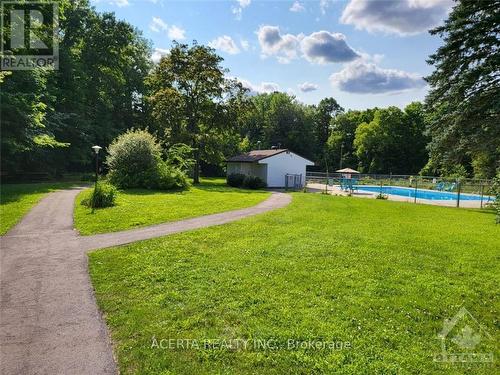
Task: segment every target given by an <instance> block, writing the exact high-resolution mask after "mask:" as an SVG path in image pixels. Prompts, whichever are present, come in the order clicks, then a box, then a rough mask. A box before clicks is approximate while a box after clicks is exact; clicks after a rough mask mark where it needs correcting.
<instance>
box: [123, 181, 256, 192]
mask: <svg viewBox="0 0 500 375" xmlns="http://www.w3.org/2000/svg"><path fill="white" fill-rule="evenodd" d="M192 189H198V190H203V191H207V192H210V193H228V192H234V193H240V194H255V193H266V191H265V190H248V189H240V188H235V187H231V186H228V185H226V183H225V180H220V179H217V180H216V179H214V180H209V179H208V180H206V179H205V180H202V181H201V183H200V184H198V185H191V186H190V188H189V189H186V190H182V189H175V190H153V189H151V190H149V189H123V190H122V191H123V192H124V193H126V194H130V195H156V194H172V195H174V194H185V193H189V191H190V190H192Z"/></svg>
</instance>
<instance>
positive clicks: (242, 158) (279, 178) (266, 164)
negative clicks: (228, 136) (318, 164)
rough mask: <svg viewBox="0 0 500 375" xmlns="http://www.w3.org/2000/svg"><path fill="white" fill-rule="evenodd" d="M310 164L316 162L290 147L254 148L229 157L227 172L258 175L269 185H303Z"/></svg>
mask: <svg viewBox="0 0 500 375" xmlns="http://www.w3.org/2000/svg"><path fill="white" fill-rule="evenodd" d="M308 165H314V163H313V162H312V161H310V160H307V159H306V158H303V157H302V156H300V155H297V154H295V153H293V152H292V151H290V150H288V149H275V150H254V151H250V152H247V153H245V154H242V155H238V156H234V157H232V158H230V159H228V160H227V174H228V175H230V174H232V173H241V174H245V175H250V176H257V177H260V178H261V179H263V180H264V181H265V182H266V183H267V186H268V187H302V186H304V184H305V182H306V166H308ZM287 175H288V177H287ZM287 179H288V181H287Z"/></svg>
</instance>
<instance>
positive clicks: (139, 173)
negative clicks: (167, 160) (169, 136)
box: [106, 130, 161, 188]
mask: <svg viewBox="0 0 500 375" xmlns="http://www.w3.org/2000/svg"><path fill="white" fill-rule="evenodd" d="M160 162H161V148H160V146H159V145H158V143H157V142H156V139H155V137H153V136H152V135H151V134H149V133H148V132H147V131H145V130H129V131H127V132H126V133H125V134H121V135H119V136H118V137H117V138H115V139H114V140H113V142H112V143H111V145H110V146H109V147H108V156H107V158H106V164H107V165H108V167H109V174H108V179H109V180H110V182H111V183H113V184H115V185H116V186H119V187H121V188H136V187H144V188H151V187H153V185H154V184H155V183H156V180H157V179H158V164H159V163H160Z"/></svg>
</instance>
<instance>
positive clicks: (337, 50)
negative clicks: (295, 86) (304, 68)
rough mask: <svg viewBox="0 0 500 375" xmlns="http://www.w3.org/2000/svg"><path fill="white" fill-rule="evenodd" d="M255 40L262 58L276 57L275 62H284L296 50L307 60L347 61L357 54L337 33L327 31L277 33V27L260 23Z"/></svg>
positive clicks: (278, 31)
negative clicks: (257, 42)
mask: <svg viewBox="0 0 500 375" xmlns="http://www.w3.org/2000/svg"><path fill="white" fill-rule="evenodd" d="M257 39H258V40H259V44H260V47H261V51H262V55H263V56H264V57H268V56H276V58H277V59H278V61H279V62H281V63H288V62H290V61H291V60H293V59H295V58H297V57H298V56H299V53H300V52H302V56H303V57H305V58H306V59H307V60H308V61H311V62H315V63H333V62H348V61H353V60H355V59H357V58H359V57H360V54H358V53H357V52H356V51H355V50H354V49H352V48H351V47H350V46H349V45H348V44H347V42H346V41H345V36H344V35H343V34H340V33H330V32H328V31H318V32H314V33H312V34H310V35H308V36H305V35H304V34H298V35H293V34H281V32H280V29H279V27H277V26H269V25H266V26H261V27H260V28H259V30H257Z"/></svg>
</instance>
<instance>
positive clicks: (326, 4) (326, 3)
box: [319, 0, 332, 14]
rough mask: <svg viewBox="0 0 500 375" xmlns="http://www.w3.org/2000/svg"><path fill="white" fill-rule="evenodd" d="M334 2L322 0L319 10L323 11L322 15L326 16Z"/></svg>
mask: <svg viewBox="0 0 500 375" xmlns="http://www.w3.org/2000/svg"><path fill="white" fill-rule="evenodd" d="M331 2H332V0H320V1H319V9H320V10H321V14H326V10H327V9H328V7H329V6H330V3H331Z"/></svg>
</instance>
